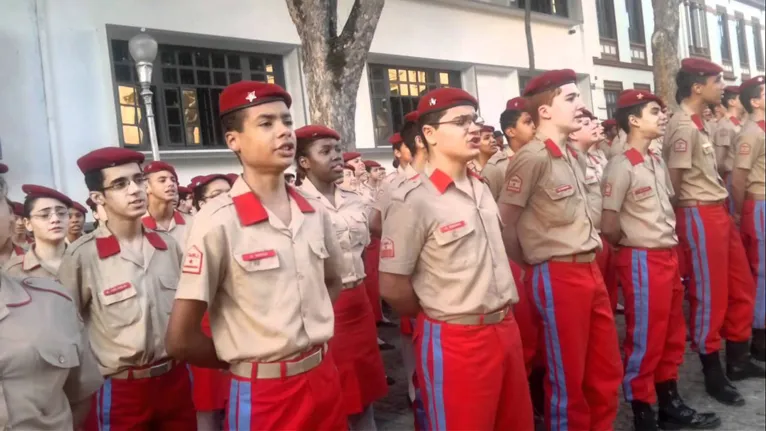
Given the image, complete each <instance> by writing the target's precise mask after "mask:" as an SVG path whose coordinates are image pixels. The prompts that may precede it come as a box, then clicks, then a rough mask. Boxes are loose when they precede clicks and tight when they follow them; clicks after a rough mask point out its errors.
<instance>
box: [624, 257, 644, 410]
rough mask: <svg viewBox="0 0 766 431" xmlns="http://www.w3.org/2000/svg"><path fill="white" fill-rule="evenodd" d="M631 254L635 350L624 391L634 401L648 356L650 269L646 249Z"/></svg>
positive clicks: (630, 361) (631, 356) (626, 375)
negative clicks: (634, 392) (633, 386)
mask: <svg viewBox="0 0 766 431" xmlns="http://www.w3.org/2000/svg"><path fill="white" fill-rule="evenodd" d="M631 255H632V256H631V257H632V267H631V275H632V283H633V308H634V316H635V319H634V320H635V322H634V324H633V352H631V354H630V358H628V362H627V364H626V366H625V379H624V380H623V392H625V399H627V400H628V401H633V388H632V386H631V384H632V383H633V380H635V379H636V377H638V374H639V373H640V372H641V364H642V363H643V361H644V357H645V356H646V347H647V344H648V340H647V337H648V334H649V269H648V265H647V253H646V251H641V250H633V251H632V252H631ZM639 401H642V400H639Z"/></svg>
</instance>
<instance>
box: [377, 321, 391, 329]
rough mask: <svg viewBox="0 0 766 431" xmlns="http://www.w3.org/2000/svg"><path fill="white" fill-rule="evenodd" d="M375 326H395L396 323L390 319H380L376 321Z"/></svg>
mask: <svg viewBox="0 0 766 431" xmlns="http://www.w3.org/2000/svg"><path fill="white" fill-rule="evenodd" d="M375 326H377V327H378V328H396V323H394V322H392V321H390V320H381V321H380V322H376V323H375Z"/></svg>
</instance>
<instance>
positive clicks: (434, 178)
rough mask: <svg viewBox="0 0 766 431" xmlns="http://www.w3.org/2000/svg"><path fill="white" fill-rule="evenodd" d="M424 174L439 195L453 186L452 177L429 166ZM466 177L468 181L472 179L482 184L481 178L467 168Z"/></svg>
mask: <svg viewBox="0 0 766 431" xmlns="http://www.w3.org/2000/svg"><path fill="white" fill-rule="evenodd" d="M425 174H426V176H428V178H429V179H430V180H431V183H432V184H433V185H434V187H436V190H437V191H438V192H439V194H442V195H443V194H444V192H446V191H447V188H449V186H450V185H454V184H455V181H454V180H453V179H452V177H450V176H449V175H447V174H445V173H444V172H443V171H441V170H439V169H435V168H433V167H432V166H431V165H430V164H427V165H426V169H425ZM466 175H468V179H469V180H471V179H472V178H473V179H476V180H477V181H479V182H482V178H481V177H480V176H478V175H476V174H475V173H474V172H472V171H471V170H470V169H468V168H466Z"/></svg>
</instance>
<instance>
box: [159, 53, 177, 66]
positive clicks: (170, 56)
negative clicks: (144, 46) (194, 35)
mask: <svg viewBox="0 0 766 431" xmlns="http://www.w3.org/2000/svg"><path fill="white" fill-rule="evenodd" d="M160 61H161V62H162V64H163V65H166V66H171V65H174V64H176V54H175V52H173V51H162V52H161V53H160Z"/></svg>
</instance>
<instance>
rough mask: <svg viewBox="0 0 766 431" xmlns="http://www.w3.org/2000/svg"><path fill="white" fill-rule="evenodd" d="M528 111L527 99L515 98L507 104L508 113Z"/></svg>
mask: <svg viewBox="0 0 766 431" xmlns="http://www.w3.org/2000/svg"><path fill="white" fill-rule="evenodd" d="M526 109H527V99H525V98H523V97H514V98H513V99H510V100H508V101H507V102H505V110H506V111H524V110H526Z"/></svg>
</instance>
